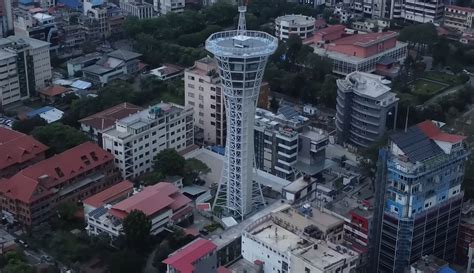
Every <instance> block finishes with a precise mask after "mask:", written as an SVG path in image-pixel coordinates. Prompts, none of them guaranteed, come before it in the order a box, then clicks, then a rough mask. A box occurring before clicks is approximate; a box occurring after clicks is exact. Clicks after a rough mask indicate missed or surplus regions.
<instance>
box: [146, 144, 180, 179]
mask: <svg viewBox="0 0 474 273" xmlns="http://www.w3.org/2000/svg"><path fill="white" fill-rule="evenodd" d="M154 163H155V164H154V165H155V168H154V169H155V171H156V172H158V173H161V174H163V175H165V176H168V175H182V174H183V172H184V166H185V164H186V160H185V159H184V158H183V157H182V156H181V155H179V154H178V152H177V151H176V150H175V149H164V150H162V151H161V152H159V153H158V154H157V155H156V156H155V162H154Z"/></svg>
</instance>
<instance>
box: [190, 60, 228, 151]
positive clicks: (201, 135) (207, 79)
mask: <svg viewBox="0 0 474 273" xmlns="http://www.w3.org/2000/svg"><path fill="white" fill-rule="evenodd" d="M184 91H185V94H184V101H185V103H184V105H186V106H189V107H192V108H193V110H194V127H195V135H194V137H195V138H196V143H202V144H205V145H214V144H215V145H220V146H225V112H224V111H225V110H224V98H223V96H222V86H221V80H220V78H219V74H218V73H217V64H216V62H215V60H214V59H212V58H211V57H205V58H202V59H200V60H197V61H195V62H194V66H192V67H190V68H188V69H186V70H185V71H184Z"/></svg>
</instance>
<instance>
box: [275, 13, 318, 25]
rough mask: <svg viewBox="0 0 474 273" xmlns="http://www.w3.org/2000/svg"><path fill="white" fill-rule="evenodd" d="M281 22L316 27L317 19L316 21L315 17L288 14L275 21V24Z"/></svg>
mask: <svg viewBox="0 0 474 273" xmlns="http://www.w3.org/2000/svg"><path fill="white" fill-rule="evenodd" d="M281 21H287V22H289V23H290V24H292V25H297V26H306V25H314V23H315V21H316V19H314V17H311V16H306V15H301V14H287V15H283V16H280V17H278V18H276V19H275V22H277V23H279V22H281Z"/></svg>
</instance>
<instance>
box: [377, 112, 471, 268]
mask: <svg viewBox="0 0 474 273" xmlns="http://www.w3.org/2000/svg"><path fill="white" fill-rule="evenodd" d="M464 139H465V138H464V137H463V136H459V135H452V134H447V133H444V132H442V131H441V130H440V128H438V127H437V126H436V125H435V123H434V122H432V121H429V120H428V121H425V122H422V123H419V124H417V125H415V126H413V127H410V128H408V129H407V130H405V131H404V132H400V133H396V134H393V135H391V136H390V139H389V146H388V151H387V152H386V155H385V156H386V166H387V167H386V170H385V171H386V176H385V177H386V179H385V181H381V184H382V185H383V184H385V191H384V192H383V198H376V200H377V201H378V204H376V205H375V206H376V207H383V214H382V216H381V217H376V218H375V219H379V220H380V222H379V223H380V226H381V233H380V234H381V236H380V245H379V251H378V253H379V256H378V270H377V272H396V273H398V272H405V271H404V270H405V269H406V268H407V267H408V266H409V265H410V264H413V263H414V262H416V261H417V260H419V259H420V258H422V257H423V256H426V255H431V254H433V255H434V256H436V257H438V258H440V259H443V260H446V261H448V262H451V261H453V258H454V256H455V247H456V239H457V234H458V227H459V219H460V216H461V205H462V198H463V191H462V190H461V183H462V180H463V178H464V164H465V163H464V162H465V161H466V160H467V157H468V156H469V148H468V147H467V145H466V144H465V143H464ZM382 156H383V155H382ZM379 166H382V165H379ZM380 171H384V170H380ZM381 177H384V176H381ZM377 183H379V181H378V182H377ZM379 197H380V195H379Z"/></svg>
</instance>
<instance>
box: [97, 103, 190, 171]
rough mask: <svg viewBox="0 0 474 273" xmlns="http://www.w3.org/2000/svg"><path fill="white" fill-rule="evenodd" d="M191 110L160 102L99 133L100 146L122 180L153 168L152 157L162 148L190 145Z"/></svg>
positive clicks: (179, 147) (183, 147) (180, 149)
mask: <svg viewBox="0 0 474 273" xmlns="http://www.w3.org/2000/svg"><path fill="white" fill-rule="evenodd" d="M193 139H194V134H193V110H192V108H189V107H186V108H185V107H183V106H180V105H176V104H171V103H160V104H157V105H154V106H151V107H150V108H148V109H146V110H143V111H140V112H137V113H135V114H132V115H130V116H128V117H126V118H123V119H120V120H118V121H116V122H115V126H114V127H113V128H111V129H109V130H107V131H105V132H103V133H102V145H103V147H104V149H105V150H107V151H109V152H110V153H112V154H113V155H114V157H115V163H116V165H117V167H118V168H119V169H120V171H121V172H122V177H123V178H125V179H128V178H133V177H137V176H138V175H141V174H144V173H146V172H149V171H151V170H152V168H153V158H154V157H155V156H156V154H158V153H159V152H160V151H162V150H164V149H168V148H171V149H176V150H177V151H182V150H184V149H186V148H187V147H189V146H191V145H192V144H193V143H194V142H193Z"/></svg>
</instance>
